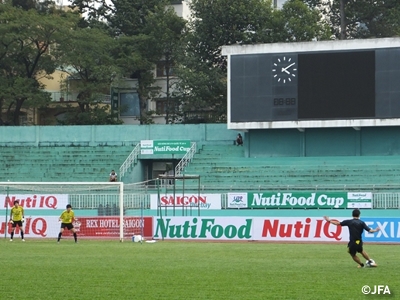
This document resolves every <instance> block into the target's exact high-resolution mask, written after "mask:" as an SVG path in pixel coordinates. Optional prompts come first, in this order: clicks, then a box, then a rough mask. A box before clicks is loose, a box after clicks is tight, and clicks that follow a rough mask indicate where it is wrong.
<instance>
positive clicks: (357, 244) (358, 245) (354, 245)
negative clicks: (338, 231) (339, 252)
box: [347, 240, 363, 256]
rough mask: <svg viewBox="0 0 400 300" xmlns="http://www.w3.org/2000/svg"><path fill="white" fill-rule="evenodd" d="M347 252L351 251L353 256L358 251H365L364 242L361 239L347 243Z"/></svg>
mask: <svg viewBox="0 0 400 300" xmlns="http://www.w3.org/2000/svg"><path fill="white" fill-rule="evenodd" d="M347 252H349V253H350V255H351V256H354V255H356V253H357V252H358V253H361V252H363V242H362V241H361V240H357V241H351V242H349V244H348V245H347Z"/></svg>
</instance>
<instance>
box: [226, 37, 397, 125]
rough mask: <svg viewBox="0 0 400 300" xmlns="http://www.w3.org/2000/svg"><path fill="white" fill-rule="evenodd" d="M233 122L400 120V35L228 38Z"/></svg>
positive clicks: (388, 122) (390, 122)
mask: <svg viewBox="0 0 400 300" xmlns="http://www.w3.org/2000/svg"><path fill="white" fill-rule="evenodd" d="M222 53H223V55H227V56H228V128H230V129H257V128H307V127H308V128H312V127H351V126H352V127H355V126H357V127H358V126H377V125H378V126H379V125H382V126H388V125H400V38H388V39H368V40H345V41H321V42H305V43H304V42H303V43H280V44H260V45H245V46H236V45H235V46H225V47H223V51H222Z"/></svg>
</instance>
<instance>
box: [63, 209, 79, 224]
mask: <svg viewBox="0 0 400 300" xmlns="http://www.w3.org/2000/svg"><path fill="white" fill-rule="evenodd" d="M74 218H75V214H74V211H73V210H70V211H69V212H68V210H64V211H63V213H62V214H61V216H60V219H61V222H62V223H66V224H68V223H72V221H73V220H74Z"/></svg>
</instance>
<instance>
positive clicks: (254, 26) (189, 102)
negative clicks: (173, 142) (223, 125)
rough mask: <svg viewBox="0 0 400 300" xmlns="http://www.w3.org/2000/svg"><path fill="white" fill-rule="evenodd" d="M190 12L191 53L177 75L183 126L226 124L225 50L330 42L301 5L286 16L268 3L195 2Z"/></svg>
mask: <svg viewBox="0 0 400 300" xmlns="http://www.w3.org/2000/svg"><path fill="white" fill-rule="evenodd" d="M190 8H191V10H192V16H191V20H190V22H189V30H188V36H187V48H186V51H185V52H184V54H185V56H184V57H183V59H182V62H181V65H180V68H179V74H178V75H179V77H180V82H179V93H180V98H181V101H182V108H183V110H184V113H185V116H186V117H185V118H184V122H195V121H196V120H193V118H194V119H196V118H197V119H198V120H197V121H199V122H200V121H201V122H204V121H205V122H225V121H226V109H227V107H226V97H227V95H226V90H227V87H226V80H227V79H226V78H227V64H226V57H223V56H221V47H222V46H224V45H234V44H239V45H244V44H255V43H273V42H291V41H306V40H312V39H314V38H322V39H324V38H327V37H328V36H329V35H328V34H326V27H325V26H324V24H323V23H322V22H320V15H319V13H318V11H316V10H314V9H311V8H309V7H307V6H306V5H304V4H303V3H301V2H300V1H299V0H293V1H289V2H288V3H287V4H285V6H284V8H283V9H282V11H279V10H274V9H273V7H272V4H271V2H270V1H264V0H249V1H241V0H214V1H209V0H193V1H192V2H191V5H190ZM201 115H202V116H201Z"/></svg>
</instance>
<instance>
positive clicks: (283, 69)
mask: <svg viewBox="0 0 400 300" xmlns="http://www.w3.org/2000/svg"><path fill="white" fill-rule="evenodd" d="M281 72H286V73H288V74H290V72H289V71H288V70H286V68H282V70H281Z"/></svg>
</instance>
